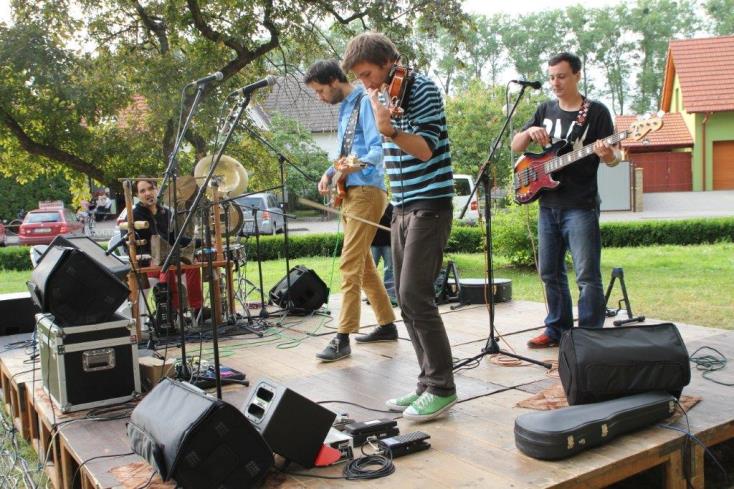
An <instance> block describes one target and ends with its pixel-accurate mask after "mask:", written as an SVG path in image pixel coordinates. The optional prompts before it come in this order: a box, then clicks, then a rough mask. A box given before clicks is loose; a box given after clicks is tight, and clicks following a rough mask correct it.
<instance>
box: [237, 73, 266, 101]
mask: <svg viewBox="0 0 734 489" xmlns="http://www.w3.org/2000/svg"><path fill="white" fill-rule="evenodd" d="M276 81H277V79H276V78H275V77H274V76H272V75H268V76H266V77H265V78H263V79H262V80H258V81H256V82H255V83H250V84H249V85H246V86H244V87H242V88H238V89H237V90H235V91H234V92H232V93H230V94H229V95H230V97H231V96H232V95H242V96H243V97H244V96H247V95H249V94H251V93H252V92H254V91H255V90H257V89H258V88H263V87H272V86H273V85H275V82H276Z"/></svg>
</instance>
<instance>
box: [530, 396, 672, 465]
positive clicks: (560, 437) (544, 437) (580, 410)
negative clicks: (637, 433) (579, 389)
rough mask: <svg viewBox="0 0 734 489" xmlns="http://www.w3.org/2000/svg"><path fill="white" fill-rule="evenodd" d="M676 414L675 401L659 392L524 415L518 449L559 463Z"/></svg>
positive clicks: (532, 455) (535, 456)
mask: <svg viewBox="0 0 734 489" xmlns="http://www.w3.org/2000/svg"><path fill="white" fill-rule="evenodd" d="M674 410H675V398H674V397H673V396H671V395H670V394H668V393H667V392H661V391H657V392H647V393H644V394H636V395H634V396H629V397H622V398H620V399H614V400H611V401H604V402H600V403H597V404H586V405H583V406H571V407H567V408H562V409H556V410H554V411H540V412H537V413H528V414H523V415H521V416H518V417H517V419H515V445H516V446H517V448H518V449H519V450H520V451H521V452H522V453H524V454H525V455H527V456H529V457H533V458H537V459H540V460H560V459H562V458H567V457H570V456H572V455H576V454H577V453H579V452H582V451H584V450H586V449H589V448H592V447H596V446H599V445H603V444H604V443H607V442H609V441H610V440H612V439H614V438H615V437H617V436H619V435H622V434H624V433H629V432H630V431H634V430H637V429H640V428H643V427H645V426H648V425H651V424H653V423H656V422H658V421H661V420H663V419H665V418H667V417H668V416H670V415H671V414H673V411H674Z"/></svg>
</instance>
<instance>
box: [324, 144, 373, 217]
mask: <svg viewBox="0 0 734 489" xmlns="http://www.w3.org/2000/svg"><path fill="white" fill-rule="evenodd" d="M365 166H367V165H366V164H365V163H362V162H361V161H359V160H358V159H357V157H356V156H355V155H349V156H347V157H344V158H340V159H339V160H337V161H336V162H335V163H334V168H335V169H336V172H335V173H334V175H333V176H332V177H331V183H330V184H329V205H330V206H331V207H333V208H335V209H336V208H338V207H339V206H341V205H342V201H343V200H344V197H345V196H346V195H347V176H348V175H349V174H348V173H347V172H345V171H344V170H346V169H347V168H364V167H365Z"/></svg>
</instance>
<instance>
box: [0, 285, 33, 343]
mask: <svg viewBox="0 0 734 489" xmlns="http://www.w3.org/2000/svg"><path fill="white" fill-rule="evenodd" d="M38 312H40V310H39V309H38V307H37V306H36V305H35V304H34V303H33V300H32V299H31V295H30V293H28V292H18V293H14V294H0V336H6V335H11V334H20V333H33V330H34V329H36V313H38Z"/></svg>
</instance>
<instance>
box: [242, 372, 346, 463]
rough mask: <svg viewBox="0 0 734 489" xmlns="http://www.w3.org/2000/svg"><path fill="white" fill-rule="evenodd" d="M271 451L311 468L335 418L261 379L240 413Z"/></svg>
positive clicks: (282, 388)
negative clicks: (263, 438) (261, 436)
mask: <svg viewBox="0 0 734 489" xmlns="http://www.w3.org/2000/svg"><path fill="white" fill-rule="evenodd" d="M242 410H243V411H244V413H245V416H247V419H249V420H250V422H251V423H252V424H253V426H255V429H257V430H258V431H259V432H260V433H262V435H263V437H265V441H267V442H268V444H269V445H270V447H271V448H272V449H273V451H274V452H275V453H277V454H279V455H282V456H283V457H285V458H286V459H288V460H291V461H293V462H297V463H299V464H300V465H302V466H303V467H309V468H310V467H313V466H314V462H315V461H316V456H317V455H318V453H319V450H321V446H322V445H323V444H324V440H325V439H326V435H327V434H328V433H329V428H331V425H332V423H333V422H334V419H335V418H336V414H335V413H334V412H332V411H330V410H328V409H326V408H325V407H323V406H321V405H319V404H316V403H315V402H313V401H311V400H309V399H306V398H305V397H303V396H302V395H300V394H299V393H297V392H294V391H292V390H290V389H289V388H287V387H284V386H282V385H279V384H277V383H275V382H273V381H271V380H267V379H263V380H261V381H260V382H258V383H257V385H255V387H254V388H253V389H252V393H251V394H250V398H249V399H248V400H247V402H246V403H245V405H244V408H243V409H242Z"/></svg>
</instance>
